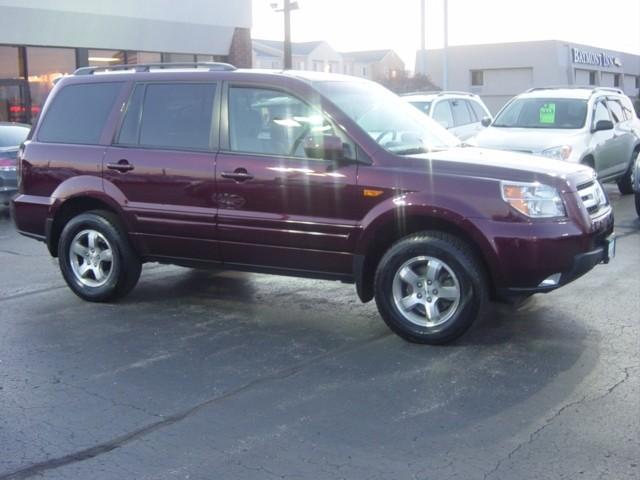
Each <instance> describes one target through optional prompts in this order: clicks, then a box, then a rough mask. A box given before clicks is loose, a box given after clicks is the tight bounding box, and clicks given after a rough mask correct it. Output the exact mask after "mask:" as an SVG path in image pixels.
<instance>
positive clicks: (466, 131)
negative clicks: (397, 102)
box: [401, 91, 491, 140]
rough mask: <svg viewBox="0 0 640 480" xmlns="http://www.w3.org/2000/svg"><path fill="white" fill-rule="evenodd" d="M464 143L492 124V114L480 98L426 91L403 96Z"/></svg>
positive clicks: (469, 95)
mask: <svg viewBox="0 0 640 480" xmlns="http://www.w3.org/2000/svg"><path fill="white" fill-rule="evenodd" d="M401 96H402V98H403V99H404V100H406V101H407V102H409V103H410V104H411V105H413V106H414V107H416V108H417V109H418V110H420V111H421V112H422V113H424V114H426V115H428V116H430V117H431V118H433V119H434V120H435V121H436V122H438V123H439V124H440V125H442V126H443V127H444V128H446V129H447V130H449V132H451V133H452V134H454V135H455V136H456V137H458V138H459V139H460V140H467V139H469V138H471V137H473V136H474V135H475V134H476V133H478V132H479V131H480V130H482V129H483V128H484V126H485V125H488V124H489V123H491V113H489V109H487V106H486V105H485V104H484V102H483V101H482V100H481V99H480V97H479V96H477V95H474V94H473V93H467V92H449V91H447V92H424V93H407V94H404V95H401Z"/></svg>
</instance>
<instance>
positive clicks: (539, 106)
mask: <svg viewBox="0 0 640 480" xmlns="http://www.w3.org/2000/svg"><path fill="white" fill-rule="evenodd" d="M605 111H606V109H605ZM586 115H587V102H586V100H578V99H566V98H519V99H516V100H514V101H512V102H511V103H509V104H507V106H506V107H504V109H503V110H502V111H501V112H500V113H499V114H498V117H497V118H496V120H495V122H494V123H493V124H492V126H494V127H507V128H514V127H516V128H568V129H571V128H582V127H583V126H584V121H585V118H586Z"/></svg>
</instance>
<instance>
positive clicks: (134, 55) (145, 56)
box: [127, 52, 162, 64]
mask: <svg viewBox="0 0 640 480" xmlns="http://www.w3.org/2000/svg"><path fill="white" fill-rule="evenodd" d="M160 62H162V54H160V53H155V52H127V63H137V64H140V63H160Z"/></svg>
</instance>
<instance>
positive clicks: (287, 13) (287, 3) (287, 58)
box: [271, 0, 299, 70]
mask: <svg viewBox="0 0 640 480" xmlns="http://www.w3.org/2000/svg"><path fill="white" fill-rule="evenodd" d="M271 8H273V10H274V11H275V12H284V49H283V51H282V52H283V57H284V59H283V64H284V69H285V70H290V69H291V11H292V10H297V9H298V8H299V7H298V2H296V1H292V0H284V4H283V6H282V8H278V2H272V3H271Z"/></svg>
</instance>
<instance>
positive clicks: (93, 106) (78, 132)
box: [38, 83, 122, 144]
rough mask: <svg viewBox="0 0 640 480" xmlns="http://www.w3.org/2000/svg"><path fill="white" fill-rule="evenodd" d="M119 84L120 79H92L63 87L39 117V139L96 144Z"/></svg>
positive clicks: (118, 89)
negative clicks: (45, 112)
mask: <svg viewBox="0 0 640 480" xmlns="http://www.w3.org/2000/svg"><path fill="white" fill-rule="evenodd" d="M121 86H122V84H121V83H93V84H86V85H68V86H66V87H64V88H63V89H62V90H60V92H59V93H58V94H57V95H56V97H55V98H54V99H53V103H52V105H51V107H50V108H49V109H48V111H47V115H46V117H45V118H44V120H43V121H42V125H41V126H40V128H39V130H38V140H40V141H42V142H57V143H80V144H97V143H98V142H99V141H100V135H101V133H102V129H103V128H104V125H105V123H106V121H107V117H108V116H109V113H110V112H111V109H112V107H113V103H114V102H115V100H116V96H117V95H118V92H119V91H120V87H121Z"/></svg>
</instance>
